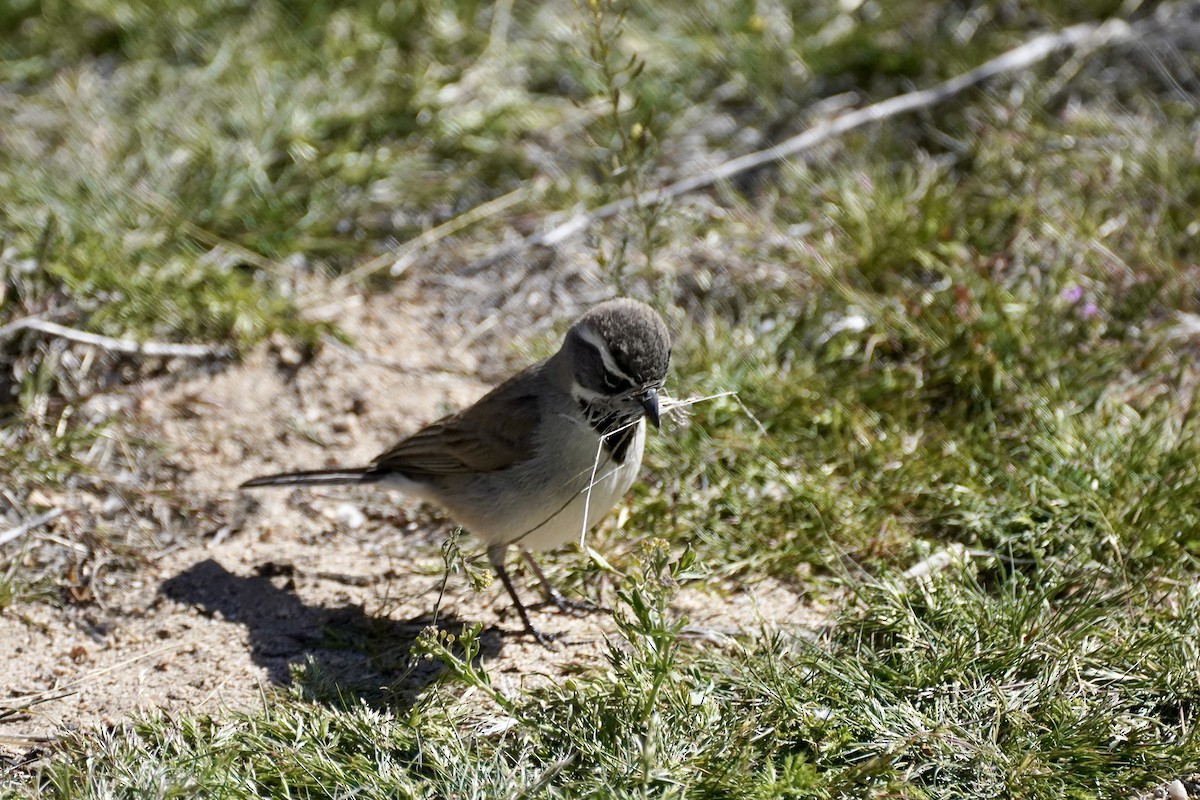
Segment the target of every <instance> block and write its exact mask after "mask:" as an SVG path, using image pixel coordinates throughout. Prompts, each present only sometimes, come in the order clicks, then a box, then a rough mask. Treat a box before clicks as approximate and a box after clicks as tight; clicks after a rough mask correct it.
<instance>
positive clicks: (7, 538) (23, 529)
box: [0, 508, 63, 545]
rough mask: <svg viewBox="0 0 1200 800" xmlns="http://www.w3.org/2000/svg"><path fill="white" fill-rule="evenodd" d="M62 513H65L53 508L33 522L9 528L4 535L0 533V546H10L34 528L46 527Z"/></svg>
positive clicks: (35, 518) (28, 521) (32, 520)
mask: <svg viewBox="0 0 1200 800" xmlns="http://www.w3.org/2000/svg"><path fill="white" fill-rule="evenodd" d="M62 513H63V510H62V509H61V508H52V509H50V510H49V511H47V512H46V513H44V514H39V515H37V516H36V517H34V518H33V519H31V520H27V521H26V522H22V523H21V524H20V525H18V526H17V527H15V528H9V529H8V530H6V531H4V532H3V533H0V545H5V544H8V543H9V542H11V541H13V540H14V539H19V538H21V537H22V536H24V535H25V534H27V533H29V532H30V531H31V530H33V529H34V528H37V527H39V526H41V525H45V524H46V523H47V522H49V521H50V520H52V519H57V518H58V517H59V516H61V515H62Z"/></svg>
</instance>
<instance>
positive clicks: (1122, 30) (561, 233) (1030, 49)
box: [468, 19, 1134, 271]
mask: <svg viewBox="0 0 1200 800" xmlns="http://www.w3.org/2000/svg"><path fill="white" fill-rule="evenodd" d="M1133 35H1134V34H1133V29H1132V28H1131V27H1130V26H1129V24H1128V23H1126V22H1124V21H1122V20H1116V19H1114V20H1109V21H1108V22H1105V23H1103V24H1102V25H1089V24H1083V25H1073V26H1071V27H1069V28H1064V29H1063V30H1061V31H1058V32H1057V33H1043V34H1041V35H1040V36H1035V37H1034V38H1033V39H1031V40H1029V41H1028V42H1026V43H1025V44H1023V45H1019V46H1018V47H1014V48H1013V49H1012V50H1009V51H1008V52H1006V53H1002V54H1001V55H998V56H996V57H995V58H993V59H992V60H990V61H986V62H984V63H983V64H981V65H979V66H978V67H976V68H975V69H972V70H969V71H967V72H964V73H962V74H961V75H956V76H955V77H953V78H950V79H949V80H947V81H945V82H944V83H940V84H938V85H937V86H934V87H932V88H930V89H921V90H919V91H915V92H909V93H908V94H902V95H897V96H896V97H890V98H888V99H887V100H881V101H879V102H878V103H873V104H871V105H869V106H867V107H866V108H861V109H859V110H857V111H851V112H850V113H848V114H843V115H842V116H840V117H836V118H834V119H831V120H826V121H824V122H820V123H818V124H816V125H814V126H813V127H811V128H809V129H808V130H806V131H804V132H803V133H799V134H797V135H795V136H793V137H791V138H790V139H786V140H784V141H782V142H780V143H779V144H777V145H774V146H772V147H768V148H766V149H764V150H758V151H756V152H753V153H747V154H746V155H744V156H739V157H737V158H733V159H730V160H729V161H725V162H723V163H721V164H718V165H717V166H715V167H713V168H712V169H710V170H706V171H704V172H701V173H700V174H698V175H693V176H691V177H689V178H684V179H682V180H679V181H676V182H675V183H672V184H669V185H667V186H664V187H663V188H661V189H659V190H657V191H653V192H649V193H647V194H646V195H644V196H642V197H641V198H633V197H625V198H622V199H620V200H614V201H612V202H611V203H607V204H606V205H603V206H600V207H599V208H596V209H593V210H591V211H586V212H583V213H581V214H576V215H575V216H573V217H571V218H570V219H568V220H567V221H566V222H563V223H561V224H559V225H556V226H554V227H553V228H551V229H550V230H548V231H545V232H543V233H539V234H535V235H533V236H530V237H529V238H528V239H526V240H525V241H524V242H522V243H520V244H519V245H517V246H516V247H514V248H506V249H504V250H502V251H500V252H498V253H496V254H493V255H492V256H489V257H487V258H485V259H482V260H481V261H480V262H478V263H481V264H490V263H493V262H494V261H496V260H499V259H501V258H504V257H507V256H510V255H513V254H514V253H516V252H520V251H522V250H524V249H526V248H529V247H536V246H538V245H541V246H544V247H553V246H555V245H557V244H560V243H562V242H564V241H566V240H567V239H570V238H571V237H572V236H575V235H577V234H579V233H582V232H583V231H585V230H587V229H588V228H589V227H591V226H592V225H593V224H595V223H597V222H600V221H601V220H605V219H608V218H609V217H613V216H616V215H617V214H620V213H621V212H623V211H627V210H629V209H630V208H632V207H633V205H634V204H635V202H638V203H640V205H641V206H643V207H645V206H653V205H658V204H660V203H665V202H667V201H668V200H673V199H675V198H676V197H679V196H680V195H683V194H687V193H688V192H693V191H695V190H697V189H703V188H705V187H707V186H711V185H712V184H714V183H716V182H717V181H721V180H725V179H727V178H731V177H733V176H734V175H738V174H740V173H743V172H748V171H749V170H752V169H756V168H758V167H761V166H764V165H766V164H770V163H771V162H774V161H780V160H782V159H784V158H788V157H789V156H794V155H797V154H798V153H802V152H804V151H805V150H811V149H812V148H814V147H816V146H817V145H819V144H821V143H822V142H825V141H827V140H829V139H833V138H835V137H837V136H842V135H843V134H846V133H849V132H850V131H852V130H855V129H856V128H861V127H863V126H864V125H868V124H870V123H872V122H882V121H883V120H885V119H889V118H891V117H895V116H898V115H900V114H906V113H908V112H910V111H917V110H919V109H923V108H929V107H931V106H935V105H937V104H938V103H943V102H945V101H946V100H949V99H950V98H951V97H954V96H955V95H958V94H961V93H962V92H964V91H966V90H967V89H970V88H971V87H973V86H977V85H979V84H980V83H983V82H984V81H986V80H988V79H989V78H994V77H996V76H997V75H1003V74H1004V73H1006V72H1015V71H1016V70H1019V69H1024V68H1026V67H1030V66H1033V65H1034V64H1036V63H1038V62H1039V61H1043V60H1045V59H1046V58H1048V57H1049V56H1050V55H1052V54H1053V53H1055V52H1057V51H1059V50H1063V49H1066V48H1068V47H1080V46H1083V45H1091V46H1093V47H1101V46H1104V45H1107V44H1111V43H1114V42H1122V41H1126V40H1128V39H1131V38H1132V37H1133ZM475 266H476V265H472V267H470V268H468V271H474V269H475Z"/></svg>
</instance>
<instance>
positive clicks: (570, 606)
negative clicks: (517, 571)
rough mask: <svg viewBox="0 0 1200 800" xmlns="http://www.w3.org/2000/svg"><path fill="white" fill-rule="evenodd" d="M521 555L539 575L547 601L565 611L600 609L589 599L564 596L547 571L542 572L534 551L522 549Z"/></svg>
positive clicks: (534, 572) (535, 573)
mask: <svg viewBox="0 0 1200 800" xmlns="http://www.w3.org/2000/svg"><path fill="white" fill-rule="evenodd" d="M521 557H522V558H524V559H525V563H526V564H528V565H529V568H530V569H532V570H533V574H534V575H536V576H537V579H538V582H539V583H541V584H542V593H543V594H544V595H545V597H546V602H547V603H550V604H551V605H553V606H554V607H555V608H557V609H558V610H559V611H562V612H564V613H567V612H571V611H599V610H600V607H599V606H597V605H596V604H595V603H590V602H588V601H587V600H568V599H567V598H566V597H563V595H562V592H560V591H558V589H555V588H554V584H552V583H550V579H549V578H547V577H546V573H544V572H542V568H541V567H539V566H538V563H537V562H536V561H534V560H533V553H530V552H529V551H528V550H525V549H522V550H521Z"/></svg>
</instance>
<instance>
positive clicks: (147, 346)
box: [0, 317, 233, 358]
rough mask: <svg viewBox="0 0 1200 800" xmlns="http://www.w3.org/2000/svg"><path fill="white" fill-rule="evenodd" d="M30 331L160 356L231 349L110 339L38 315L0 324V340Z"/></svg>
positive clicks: (211, 354)
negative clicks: (20, 332) (0, 325)
mask: <svg viewBox="0 0 1200 800" xmlns="http://www.w3.org/2000/svg"><path fill="white" fill-rule="evenodd" d="M21 330H34V331H38V332H40V333H44V334H47V335H49V336H57V337H59V338H61V339H68V340H70V341H72V342H78V343H80V344H87V345H92V346H93V347H99V348H100V349H102V350H109V351H111V352H114V353H126V354H128V355H135V356H154V357H161V358H228V357H229V356H231V355H232V354H233V351H232V350H230V349H229V348H228V347H222V346H219V345H207V344H174V343H171V342H136V341H133V340H132V339H114V338H113V337H111V336H101V335H100V334H96V333H88V332H86V331H80V330H76V329H74V328H68V327H67V326H65V325H59V324H58V323H57V322H50V321H49V320H45V319H42V318H41V317H25V318H24V319H19V320H16V321H15V322H12V323H9V324H8V325H5V326H3V327H0V340H2V339H4V338H5V337H7V336H11V335H12V334H14V333H16V332H17V331H21Z"/></svg>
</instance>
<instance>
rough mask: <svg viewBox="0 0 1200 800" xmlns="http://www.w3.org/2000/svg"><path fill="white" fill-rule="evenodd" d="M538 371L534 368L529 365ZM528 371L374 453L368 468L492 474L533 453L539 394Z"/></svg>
mask: <svg viewBox="0 0 1200 800" xmlns="http://www.w3.org/2000/svg"><path fill="white" fill-rule="evenodd" d="M532 369H537V367H532V368H531V370H532ZM530 377H531V376H530V375H529V374H528V371H527V372H522V373H520V374H518V375H515V376H513V377H512V378H509V379H508V380H507V381H505V382H504V383H502V384H500V385H499V386H497V387H496V388H495V389H493V390H492V391H491V392H490V393H488V394H487V395H485V396H484V397H483V398H482V399H481V400H479V401H478V402H477V403H475V404H474V405H472V406H470V407H468V408H465V409H463V410H462V411H460V412H458V413H457V414H451V415H450V416H448V417H443V418H442V419H440V420H438V421H437V422H434V423H432V424H430V425H428V426H427V427H425V428H422V429H421V430H419V431H417V432H416V433H414V434H413V435H412V436H409V437H408V438H407V439H403V440H401V441H400V442H399V443H397V444H396V445H395V446H394V447H392V448H391V449H390V450H388V451H386V452H384V453H382V454H381V455H380V456H378V457H377V458H376V459H375V461H374V463H373V465H372V467H371V471H372V472H399V473H400V474H402V475H409V476H413V477H420V476H423V475H428V476H433V475H455V474H460V475H461V474H465V473H472V472H494V471H496V470H501V469H504V468H505V467H508V466H511V465H513V464H516V463H519V462H521V461H524V460H525V459H527V458H529V457H530V456H531V455H532V452H531V451H532V447H533V433H534V427H535V424H536V422H537V419H538V395H537V393H536V392H535V391H533V390H531V388H530V384H531V383H532V384H534V385H535V386H536V385H537V384H539V383H540V381H536V380H534V381H531V380H530Z"/></svg>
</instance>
